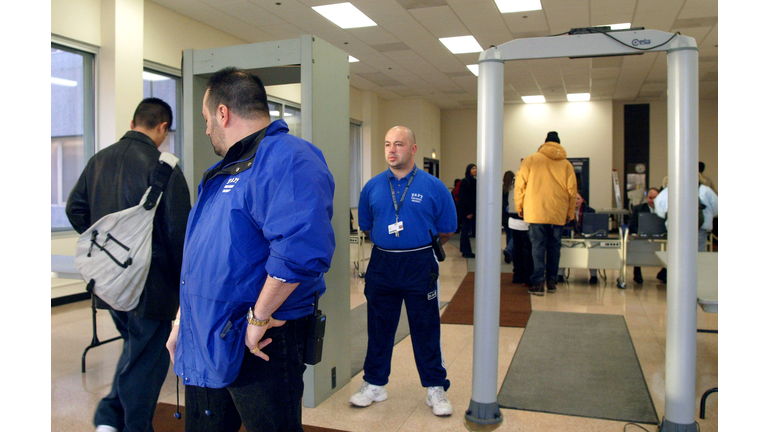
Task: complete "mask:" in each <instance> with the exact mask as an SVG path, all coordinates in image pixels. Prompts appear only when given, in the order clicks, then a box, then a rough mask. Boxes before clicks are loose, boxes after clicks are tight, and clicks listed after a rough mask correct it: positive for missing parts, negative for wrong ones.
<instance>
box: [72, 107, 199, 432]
mask: <svg viewBox="0 0 768 432" xmlns="http://www.w3.org/2000/svg"><path fill="white" fill-rule="evenodd" d="M172 122H173V113H172V111H171V107H170V106H168V104H167V103H165V102H163V101H162V100H160V99H157V98H148V99H144V100H143V101H142V102H141V103H140V104H139V106H138V107H137V108H136V112H135V113H134V116H133V120H132V121H131V130H130V131H128V132H127V133H126V134H125V135H124V136H123V137H122V138H121V139H120V141H118V142H117V143H115V144H113V145H111V146H109V147H107V148H105V149H103V150H101V151H99V152H98V153H96V155H94V156H93V157H92V158H91V160H89V161H88V164H87V165H86V167H85V169H84V170H83V173H82V174H81V175H80V178H79V179H78V181H77V184H75V187H74V189H72V192H71V193H70V195H69V199H68V200H67V209H66V211H67V218H68V219H69V222H70V223H71V224H72V227H73V228H74V229H75V230H76V231H77V232H78V233H82V232H83V231H85V230H87V229H88V228H89V227H90V226H91V224H93V223H94V222H96V221H98V220H99V219H101V218H102V217H103V216H105V215H107V214H110V213H114V212H117V211H120V210H124V209H127V208H130V207H134V206H136V205H138V204H139V202H140V201H141V198H142V196H143V195H144V192H145V191H146V190H147V188H148V187H149V185H150V184H151V182H152V180H153V178H152V177H153V174H154V171H155V167H156V166H157V165H158V158H159V157H160V151H159V150H158V147H160V145H161V144H162V143H163V141H164V140H165V138H166V136H167V135H168V129H169V128H170V126H171V124H172ZM189 211H190V199H189V188H188V187H187V182H186V181H185V180H184V175H183V174H182V173H181V170H180V169H179V167H178V166H176V168H174V170H173V173H172V174H171V176H170V178H169V179H168V184H167V186H166V189H165V191H164V192H163V195H162V198H161V199H160V204H159V205H158V208H157V212H156V214H155V219H154V227H153V231H152V262H151V263H150V267H149V275H148V277H147V282H146V284H145V285H144V291H143V292H142V294H141V299H140V300H139V304H138V306H136V309H134V310H133V311H130V312H121V311H115V310H112V309H109V306H107V305H106V303H104V302H102V301H100V300H99V299H97V300H98V304H99V307H100V308H105V309H109V313H110V314H111V315H112V319H113V321H114V322H115V326H116V327H117V330H118V331H119V332H120V335H121V336H122V338H123V339H124V341H123V352H122V354H121V355H120V359H119V360H118V362H117V370H116V372H115V377H114V380H113V382H112V391H111V392H110V393H109V395H107V396H106V397H105V398H104V399H102V400H101V402H100V403H99V405H98V407H97V408H96V414H95V416H94V424H95V425H96V431H97V432H101V431H104V432H112V431H114V432H117V431H138V430H141V431H143V430H152V418H153V417H154V413H155V406H156V405H157V399H158V396H159V395H160V389H161V387H162V385H163V381H165V377H166V376H167V374H168V366H169V364H170V358H169V356H168V352H167V351H166V349H165V342H166V340H168V335H169V334H170V332H171V325H172V321H173V319H174V318H175V316H176V311H177V310H178V308H179V279H180V276H179V275H180V272H181V261H182V251H183V244H184V232H185V229H186V225H187V217H188V215H189Z"/></svg>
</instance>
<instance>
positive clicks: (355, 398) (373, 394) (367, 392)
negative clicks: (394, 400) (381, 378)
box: [349, 381, 388, 407]
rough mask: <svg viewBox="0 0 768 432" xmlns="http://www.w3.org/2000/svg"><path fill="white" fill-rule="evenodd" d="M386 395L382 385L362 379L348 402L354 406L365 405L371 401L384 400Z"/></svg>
mask: <svg viewBox="0 0 768 432" xmlns="http://www.w3.org/2000/svg"><path fill="white" fill-rule="evenodd" d="M387 397H388V396H387V389H386V388H384V386H377V385H373V384H369V383H367V382H365V381H363V384H362V385H361V386H360V388H359V389H358V390H357V392H356V393H355V394H353V395H352V397H351V398H349V402H350V403H351V404H352V405H354V406H359V407H367V406H368V405H370V404H372V403H373V402H382V401H385V400H387Z"/></svg>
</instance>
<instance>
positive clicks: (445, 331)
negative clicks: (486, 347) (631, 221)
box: [51, 244, 718, 432]
mask: <svg viewBox="0 0 768 432" xmlns="http://www.w3.org/2000/svg"><path fill="white" fill-rule="evenodd" d="M445 249H446V253H447V255H448V257H447V259H446V261H445V262H443V263H442V264H441V265H440V272H441V275H440V300H441V301H450V300H451V297H452V296H453V294H454V293H455V292H456V290H457V289H458V286H459V284H460V283H461V281H462V279H463V278H464V276H465V275H466V272H467V263H466V260H464V259H463V258H461V255H460V253H459V251H458V249H456V248H455V247H454V246H453V245H451V244H448V245H446V247H445ZM657 271H658V269H657V268H645V269H644V271H643V273H644V278H645V283H644V284H642V285H635V284H634V282H632V281H631V280H630V281H629V282H628V284H627V289H625V290H620V289H618V288H617V287H616V283H615V280H616V278H617V277H618V272H617V271H608V272H607V281H606V280H604V279H602V278H601V280H600V283H599V284H598V285H597V286H595V285H589V284H588V283H587V280H588V278H589V273H588V272H587V270H573V271H572V272H571V275H570V277H569V281H568V282H566V283H565V284H559V285H558V291H557V293H555V294H547V295H546V296H544V297H533V298H532V299H531V301H532V306H533V309H534V310H551V311H565V312H579V313H602V314H618V315H624V317H625V319H626V322H627V325H628V327H629V331H630V334H631V335H632V342H633V343H634V346H635V349H636V351H637V355H638V358H639V360H640V364H641V366H642V368H643V373H644V374H645V378H646V381H647V384H648V388H649V390H650V393H651V397H652V398H653V402H654V403H655V405H656V410H657V412H658V415H659V417H660V418H661V417H662V416H663V415H664V398H665V387H664V386H665V381H664V375H665V339H666V322H667V320H666V286H665V285H662V284H660V283H657V281H656V279H655V275H656V272H657ZM350 296H351V297H350V298H351V306H352V307H353V308H354V307H355V306H358V305H360V304H362V303H364V302H365V297H364V296H363V283H362V280H361V279H360V278H358V277H357V276H355V275H354V273H353V276H352V277H351V279H350ZM89 306H90V303H89V302H79V303H75V304H70V305H64V306H57V307H54V308H51V430H55V431H60V432H68V431H88V430H93V427H92V426H91V419H92V416H93V411H94V409H95V406H96V404H97V403H98V400H99V399H100V398H101V397H103V396H104V395H106V394H107V393H108V392H109V389H110V385H111V380H112V375H113V373H114V368H115V364H116V361H117V357H118V355H119V353H120V348H121V342H119V341H118V342H113V343H109V344H106V345H103V346H101V347H98V348H95V349H92V350H91V351H89V353H88V355H87V370H88V371H87V373H86V374H81V373H80V361H81V356H82V352H83V349H84V348H85V347H86V346H87V345H88V344H89V342H90V339H91V320H90V307H89ZM98 325H99V337H100V338H101V339H102V340H105V339H107V338H110V337H112V336H115V335H117V332H116V330H115V329H114V325H113V324H112V322H111V320H110V318H109V315H108V314H107V313H105V312H99V313H98ZM698 327H699V328H707V329H717V328H718V319H717V315H716V314H708V313H704V312H703V311H701V309H700V308H699V309H698ZM522 334H523V329H519V328H504V327H502V328H501V329H500V332H499V344H500V345H499V367H498V385H499V386H501V383H502V381H503V380H504V377H505V375H506V373H507V369H508V368H509V365H510V363H511V361H512V357H513V356H514V353H515V350H516V348H517V344H518V342H519V341H520V338H521V336H522ZM472 340H473V328H472V326H467V325H445V324H444V325H443V326H442V346H443V356H444V358H445V362H446V365H447V367H448V378H449V379H450V380H451V388H450V390H449V391H448V397H449V398H450V399H451V401H452V402H453V406H454V414H453V415H452V416H450V417H442V418H438V417H435V416H434V415H432V412H431V410H430V408H429V407H427V406H426V404H425V403H424V396H425V390H424V389H423V388H421V385H420V384H419V378H418V373H417V371H416V366H415V364H414V361H413V350H412V348H411V341H410V338H409V337H408V338H406V339H405V340H403V342H402V343H400V344H398V345H397V346H396V347H395V350H394V354H393V360H392V364H393V367H392V370H393V373H392V376H391V377H390V383H389V384H388V385H387V392H388V393H389V399H388V400H387V401H385V402H381V403H374V404H373V405H372V406H370V407H367V408H362V409H361V408H353V407H351V406H350V404H349V402H348V400H349V397H350V396H351V395H352V393H354V392H355V390H356V389H357V388H358V386H359V385H360V383H361V381H362V374H358V375H357V376H354V377H353V378H352V380H351V382H350V383H348V384H347V385H346V386H344V387H342V388H340V389H339V391H337V392H336V393H335V394H334V395H333V396H331V397H330V398H329V399H327V400H326V401H324V402H323V403H321V404H320V405H319V406H318V407H316V408H305V409H304V413H303V419H304V423H305V424H311V425H317V426H325V427H329V428H334V429H340V430H346V431H403V432H404V431H465V430H467V428H466V427H465V426H464V411H465V410H466V409H467V407H468V405H469V402H470V400H471V398H472V357H473V345H472ZM697 351H698V352H697V365H696V368H697V371H696V376H697V380H696V397H697V401H696V421H698V423H699V425H700V428H701V429H700V430H701V431H704V432H711V431H717V428H718V426H717V423H718V416H717V415H718V396H717V394H713V395H711V396H710V397H709V399H708V401H707V418H706V419H705V420H702V419H699V418H698V415H699V412H698V398H699V397H701V395H702V393H703V392H704V391H706V390H707V389H709V388H712V387H716V386H717V385H718V367H717V365H718V355H717V352H718V336H717V335H716V334H707V333H698V334H697ZM160 400H161V401H162V402H167V403H176V377H175V375H173V372H172V371H170V370H169V373H168V378H167V380H166V382H165V385H164V387H163V390H162V393H161V397H160ZM181 401H182V403H183V393H182V399H181ZM501 412H502V415H503V416H504V421H503V422H502V424H501V425H500V426H499V428H498V429H496V430H498V431H598V432H599V431H622V430H624V427H625V424H626V422H616V421H607V420H597V419H591V418H581V417H569V416H562V415H555V414H544V413H537V412H528V411H520V410H509V409H502V410H501ZM643 426H644V427H645V428H646V429H647V430H654V431H655V430H656V427H655V426H652V425H643ZM626 430H627V431H628V432H633V431H641V430H642V429H640V428H638V427H636V426H629V427H628V428H627V429H626Z"/></svg>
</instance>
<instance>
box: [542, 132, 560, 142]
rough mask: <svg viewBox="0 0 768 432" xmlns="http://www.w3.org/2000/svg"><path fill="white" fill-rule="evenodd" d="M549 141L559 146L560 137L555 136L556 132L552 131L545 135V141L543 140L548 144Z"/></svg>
mask: <svg viewBox="0 0 768 432" xmlns="http://www.w3.org/2000/svg"><path fill="white" fill-rule="evenodd" d="M550 141H551V142H556V143H558V144H560V137H559V136H557V132H555V131H552V132H550V133H548V134H547V139H546V140H544V142H550Z"/></svg>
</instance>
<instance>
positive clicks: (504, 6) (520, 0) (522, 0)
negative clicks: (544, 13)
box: [496, 0, 541, 13]
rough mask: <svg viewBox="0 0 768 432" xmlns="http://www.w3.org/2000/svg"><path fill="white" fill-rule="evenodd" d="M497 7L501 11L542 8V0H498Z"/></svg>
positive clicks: (522, 10)
mask: <svg viewBox="0 0 768 432" xmlns="http://www.w3.org/2000/svg"><path fill="white" fill-rule="evenodd" d="M496 7H498V8H499V12H501V13H511V12H525V11H536V10H541V1H540V0H496Z"/></svg>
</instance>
